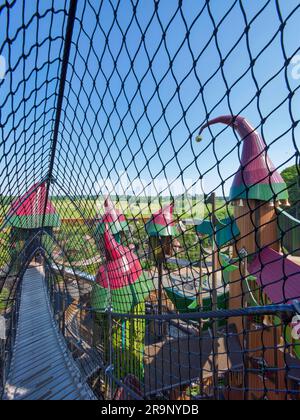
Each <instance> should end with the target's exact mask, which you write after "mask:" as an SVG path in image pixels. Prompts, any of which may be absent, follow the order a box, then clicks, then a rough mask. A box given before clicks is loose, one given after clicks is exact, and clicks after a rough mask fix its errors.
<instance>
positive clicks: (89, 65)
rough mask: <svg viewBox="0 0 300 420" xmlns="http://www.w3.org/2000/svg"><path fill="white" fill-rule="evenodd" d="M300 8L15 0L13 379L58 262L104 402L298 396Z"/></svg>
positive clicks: (56, 288) (4, 48) (8, 283)
mask: <svg viewBox="0 0 300 420" xmlns="http://www.w3.org/2000/svg"><path fill="white" fill-rule="evenodd" d="M299 18H300V5H299V2H298V1H296V0H289V1H288V2H284V1H280V0H263V1H261V0H260V1H258V0H255V1H251V2H248V1H243V0H226V1H223V2H218V1H216V0H199V1H196V0H194V1H188V0H173V1H169V0H101V1H95V0H84V1H80V2H77V1H76V0H68V1H62V0H48V1H43V2H26V3H25V1H24V0H23V1H22V0H10V1H8V0H7V1H5V2H3V1H2V4H1V5H0V27H1V28H2V29H1V33H0V131H1V137H0V173H1V175H0V179H1V196H0V198H1V203H0V204H1V205H0V218H1V228H0V240H1V245H0V268H1V273H0V276H1V277H0V291H1V294H0V311H1V312H0V313H1V317H2V318H1V322H2V321H3V320H4V321H3V322H2V324H1V325H3V323H4V324H5V325H6V334H2V336H1V337H0V338H1V340H0V341H1V387H2V386H3V387H4V386H5V383H6V379H7V374H8V372H9V367H10V360H11V357H12V355H13V352H14V337H15V334H16V331H17V329H18V319H20V317H21V316H22V313H21V312H20V310H19V309H20V308H19V301H20V296H21V294H22V279H23V275H24V272H25V271H26V269H28V267H30V266H36V265H43V266H44V271H45V276H46V281H47V285H48V291H49V298H50V301H51V303H52V308H53V313H54V316H55V319H56V321H57V324H58V326H59V328H60V330H61V332H62V333H63V334H64V337H65V339H66V342H67V344H68V347H69V349H70V351H71V353H72V355H73V357H74V359H75V360H76V362H77V364H78V366H79V367H80V370H81V374H82V377H83V379H84V381H86V382H87V383H88V384H89V385H90V387H91V388H92V390H93V391H94V393H95V395H96V396H97V397H98V398H100V399H124V398H125V399H145V398H149V399H150V398H152V399H252V400H253V399H298V398H299V383H300V362H299V358H300V349H299V345H300V334H299V325H300V324H299V322H300V321H299V317H297V308H298V306H297V301H298V300H299V298H300V286H299V284H300V269H299V266H300V240H299V237H300V236H299V235H300V222H299V220H300V206H299V199H300V183H299V174H300V170H299V142H298V140H297V138H298V135H299V133H298V131H299V128H298V123H299V111H298V109H299V105H300V103H299V79H300V72H299V62H300V59H299V54H300V51H299V50H300V46H299V40H298V37H297V28H298V21H299ZM217 124H218V125H217ZM1 325H0V326H1Z"/></svg>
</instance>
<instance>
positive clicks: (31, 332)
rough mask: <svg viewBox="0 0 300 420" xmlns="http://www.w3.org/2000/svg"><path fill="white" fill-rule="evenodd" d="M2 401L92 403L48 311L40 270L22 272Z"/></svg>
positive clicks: (37, 268) (36, 268) (47, 301)
mask: <svg viewBox="0 0 300 420" xmlns="http://www.w3.org/2000/svg"><path fill="white" fill-rule="evenodd" d="M3 399H5V400H93V399H95V397H94V394H93V393H92V391H91V390H90V388H89V387H88V386H87V385H86V384H85V383H84V381H83V380H82V378H81V376H80V372H79V370H78V367H77V365H76V363H75V361H74V360H73V358H72V356H71V355H70V353H69V352H68V349H67V346H66V343H65V340H64V338H63V336H62V335H61V334H60V332H59V330H58V328H57V326H56V323H55V321H54V318H53V316H52V311H51V308H50V304H49V300H48V294H47V290H46V285H45V277H44V272H43V269H42V268H41V267H33V268H30V269H28V270H27V271H26V273H25V275H24V278H23V281H22V291H21V302H20V310H19V320H18V325H17V334H16V341H15V345H14V350H13V358H12V363H11V367H10V371H9V375H8V378H7V382H6V386H5V392H4V398H3Z"/></svg>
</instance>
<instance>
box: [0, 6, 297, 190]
mask: <svg viewBox="0 0 300 420" xmlns="http://www.w3.org/2000/svg"><path fill="white" fill-rule="evenodd" d="M34 3H35V2H26V7H25V8H24V11H23V12H22V9H23V8H22V2H21V1H19V2H18V1H17V2H16V5H15V6H14V7H13V8H12V9H11V12H10V14H9V15H7V13H5V12H4V13H1V14H0V27H1V28H3V29H2V30H1V34H0V46H1V48H0V54H1V55H3V56H5V57H6V60H7V62H8V67H9V71H8V73H7V77H6V79H5V80H4V81H2V82H1V81H0V109H1V124H2V125H4V123H5V126H4V127H3V128H2V130H1V136H2V143H1V146H0V149H1V150H0V152H2V153H1V155H2V156H3V154H4V155H5V158H4V157H2V158H1V159H0V169H2V168H3V167H4V166H5V165H7V166H9V171H8V173H6V171H4V172H2V175H0V176H1V180H2V186H3V189H4V190H5V188H7V187H6V185H8V184H7V182H9V183H10V188H15V189H16V188H17V182H16V180H17V179H21V180H24V183H25V180H26V179H27V182H26V183H28V184H30V183H31V182H32V181H33V180H39V178H40V177H41V176H43V175H45V174H46V172H47V168H48V163H49V162H48V157H49V145H50V141H51V130H52V128H53V116H54V115H55V114H54V111H55V109H54V105H55V101H56V96H55V92H57V87H58V79H57V75H58V74H59V71H60V60H59V58H60V57H61V56H62V36H63V34H64V31H65V25H66V18H65V14H64V13H63V10H64V9H65V7H66V5H67V4H68V2H67V1H63V0H53V7H54V10H55V11H56V13H55V15H53V14H52V13H51V12H50V11H49V8H51V7H52V1H50V0H49V1H48V0H44V1H42V2H37V4H34ZM155 3H156V2H155V1H154V0H140V1H139V2H138V3H137V2H136V0H134V1H130V0H121V1H117V0H111V1H108V0H103V1H99V0H97V1H96V0H90V1H79V6H78V10H77V20H76V24H75V30H74V36H73V45H72V50H71V59H70V67H69V72H68V83H67V86H66V91H65V97H66V99H65V102H64V110H63V115H62V125H61V129H60V137H59V145H58V150H57V155H56V165H55V176H56V177H57V180H58V181H59V183H60V184H61V185H63V186H64V188H65V189H66V190H69V191H71V192H72V193H73V194H82V193H95V192H98V191H99V182H100V183H101V180H104V182H105V181H106V180H108V179H109V180H110V184H108V185H114V184H117V183H118V182H119V176H120V174H121V173H123V172H124V171H125V172H126V173H127V177H128V179H129V183H131V182H135V183H138V182H139V180H140V179H143V180H144V182H145V184H147V183H150V182H151V180H152V179H157V178H163V179H166V180H167V181H168V182H171V180H175V179H177V183H178V180H179V181H180V182H184V180H191V181H190V183H191V182H196V181H198V180H199V177H200V174H201V175H202V176H203V186H204V192H207V193H208V192H211V191H212V190H214V189H216V190H217V192H218V194H221V193H222V188H220V185H221V184H222V180H226V179H227V178H228V181H227V182H226V183H225V184H224V192H225V194H227V193H228V189H229V187H230V183H231V180H230V177H231V176H232V175H233V174H234V173H235V171H236V170H237V169H238V166H239V160H238V147H237V144H238V142H237V138H236V136H235V135H234V134H233V132H232V130H231V129H229V130H226V131H225V132H224V133H222V134H221V135H220V136H218V138H217V139H216V141H215V142H214V147H213V145H212V142H211V140H212V137H211V134H210V132H209V131H207V132H205V135H204V139H203V142H202V143H201V144H197V143H195V141H194V139H195V136H196V134H197V131H198V129H199V127H200V126H201V124H202V123H203V122H204V121H205V119H206V113H207V112H208V113H209V115H210V117H211V118H214V117H217V116H219V115H222V114H228V113H230V111H231V110H232V112H233V113H234V114H240V113H242V114H243V115H244V116H245V117H247V118H248V119H249V121H250V122H251V123H252V124H253V125H254V126H259V125H260V123H261V118H267V120H266V122H265V124H264V126H263V134H264V137H265V140H266V142H267V143H268V144H269V145H270V156H271V158H272V160H273V161H274V163H275V165H276V166H278V167H282V169H283V168H284V167H285V166H287V165H289V164H293V163H295V160H294V159H293V156H294V154H295V151H296V150H295V147H297V144H299V140H298V135H299V127H297V128H296V129H295V130H294V138H293V135H292V132H291V131H289V132H288V133H287V134H286V135H284V133H285V132H286V131H287V130H289V129H290V127H291V125H292V123H291V121H292V120H291V115H292V117H293V119H294V120H296V121H297V120H299V113H300V100H299V92H298V90H297V89H298V86H299V80H295V79H293V78H292V71H293V66H292V65H290V66H286V67H284V63H285V58H284V53H283V49H282V42H283V45H284V51H285V54H286V56H287V57H288V58H291V57H292V56H294V55H297V53H298V54H300V51H299V47H300V45H299V35H298V32H299V31H298V27H299V24H298V22H299V18H300V9H299V8H297V7H299V5H298V1H296V0H288V1H281V0H279V1H278V2H276V0H269V1H266V0H251V1H234V0H222V1H221V0H211V1H209V2H205V1H204V0H183V1H182V7H181V9H180V10H179V9H178V4H179V2H178V1H177V0H161V1H160V2H158V8H157V10H156V12H155ZM134 5H136V15H134V14H133V8H134ZM278 7H279V9H278ZM295 8H297V9H296V10H295ZM37 10H38V12H39V13H40V15H41V16H42V17H41V18H40V19H36V18H34V19H33V20H32V21H31V22H30V19H31V17H32V15H33V14H35V13H36V11H37ZM278 10H280V14H281V16H282V18H283V20H285V19H286V18H287V17H288V16H289V15H290V14H291V17H290V18H289V19H288V21H287V23H286V25H285V28H284V30H283V33H282V32H281V31H278V29H279V27H280V25H281V22H280V19H279V13H278ZM22 13H24V20H25V22H27V23H28V28H26V30H21V31H18V28H19V27H20V25H21V23H22ZM97 15H99V20H98V21H97ZM224 16H226V17H225V18H224ZM115 17H116V20H115ZM8 18H9V22H10V26H9V31H8V34H9V36H10V37H11V38H14V37H15V39H14V41H13V43H12V45H11V46H10V48H9V46H8V44H7V42H5V38H6V35H7V33H6V32H7V31H6V30H4V28H7V21H8ZM245 19H246V21H247V23H248V24H250V29H249V32H248V37H247V36H246V34H245V27H246V25H247V24H246V22H245ZM216 26H217V27H218V28H219V29H218V32H217V33H215V35H214V30H215V27H216ZM187 30H188V36H187ZM277 32H278V34H277V35H276V33H277ZM49 33H51V37H52V40H51V41H50V40H49ZM16 34H17V35H16ZM124 34H125V36H124V37H123V35H124ZM142 34H144V38H143V36H142ZM163 34H165V38H163ZM281 36H283V41H282V39H281ZM36 42H38V43H39V44H40V46H39V48H35V47H33V48H32V46H33V45H35V44H36ZM23 44H24V47H25V51H26V59H21V60H19V58H20V55H21V52H22V48H23ZM266 45H268V47H267V48H265V47H266ZM249 46H250V53H249ZM233 47H234V48H233ZM250 54H251V56H250ZM221 57H222V58H223V59H225V61H224V65H223V72H222V71H221V69H220V62H221ZM256 57H258V58H257V60H256V61H255V64H254V66H253V72H251V71H250V70H249V64H250V61H251V59H253V58H256ZM49 60H50V61H51V64H48V61H49ZM170 61H171V67H170ZM150 64H151V65H150ZM194 64H195V65H194ZM35 67H37V68H38V71H36V70H35ZM11 68H13V70H11ZM24 75H25V78H26V79H28V80H26V83H23V80H24ZM45 80H48V83H47V84H46V83H45ZM108 80H109V82H108V83H107V81H108ZM237 81H238V82H237ZM268 81H269V83H268ZM236 82H237V83H236ZM287 82H288V83H287ZM122 83H123V84H122ZM139 83H140V84H139ZM256 83H257V85H258V87H259V89H261V95H260V97H259V100H258V99H257V97H256V93H257V89H258V88H257V85H256ZM200 84H201V85H202V86H204V88H203V95H201V90H200ZM158 86H159V87H158ZM178 86H180V88H178ZM226 86H229V87H230V88H231V90H230V94H229V95H226V91H227V87H226ZM36 87H37V88H38V90H36ZM11 88H13V90H16V92H15V94H14V95H10V91H11ZM290 91H295V94H294V96H293V98H291V99H289V100H287V101H285V102H284V103H283V104H282V105H281V106H279V105H280V104H281V102H283V101H284V100H285V99H286V98H287V97H288V95H289V93H290ZM32 93H33V94H32ZM31 94H32V95H31ZM6 95H9V98H8V100H7V101H5V100H4V98H6ZM24 95H25V96H26V97H28V98H29V99H28V100H27V101H26V103H25V104H24V101H23V97H24ZM30 95H31V96H30ZM45 98H47V100H46V101H45ZM128 102H129V103H131V107H130V109H129V106H128ZM145 105H146V109H145ZM277 107H278V109H277V110H276V111H275V112H272V111H274V110H275V109H276V108H277ZM12 110H13V111H14V112H12ZM10 114H11V115H10ZM25 114H26V115H27V116H26V119H25V120H24V118H23V116H24V115H25ZM8 116H10V117H9V118H8V120H7V117H8ZM183 117H184V118H183ZM19 123H20V126H18V124H19ZM13 127H17V129H16V130H13V131H12V132H11V129H12V128H13ZM223 128H224V127H221V126H220V127H215V128H213V133H214V134H218V133H219V132H220V131H221V130H223ZM24 130H25V132H26V134H25V135H24ZM260 130H261V128H260ZM277 139H278V140H277ZM295 143H296V146H295ZM230 151H231V152H230ZM229 152H230V153H229ZM228 153H229V155H228V156H227V154H228ZM6 155H7V156H6ZM16 155H17V156H20V157H19V158H16V157H15V156H16ZM175 156H176V157H175ZM216 156H217V159H218V161H221V160H222V162H221V163H220V164H219V165H217V160H216ZM225 156H226V157H225ZM217 169H218V170H217ZM22 185H23V184H22ZM177 185H178V184H177ZM24 188H25V184H24ZM53 192H54V193H59V192H61V191H60V187H59V186H56V187H55V191H53Z"/></svg>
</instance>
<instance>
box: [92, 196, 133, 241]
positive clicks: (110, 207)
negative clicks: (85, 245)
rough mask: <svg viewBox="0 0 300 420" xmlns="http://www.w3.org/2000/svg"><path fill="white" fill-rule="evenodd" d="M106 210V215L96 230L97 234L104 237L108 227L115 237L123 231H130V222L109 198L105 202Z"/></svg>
mask: <svg viewBox="0 0 300 420" xmlns="http://www.w3.org/2000/svg"><path fill="white" fill-rule="evenodd" d="M104 210H105V213H104V215H103V216H102V218H101V219H100V221H99V223H98V226H97V228H96V233H97V234H100V235H103V234H104V232H105V229H106V226H108V227H109V230H110V231H111V232H112V234H113V235H116V234H118V233H120V232H122V231H127V230H129V226H128V222H127V220H126V218H125V216H124V214H122V213H121V212H120V211H119V210H117V209H116V208H115V206H114V204H113V202H112V201H111V199H110V198H109V197H107V198H106V199H105V201H104Z"/></svg>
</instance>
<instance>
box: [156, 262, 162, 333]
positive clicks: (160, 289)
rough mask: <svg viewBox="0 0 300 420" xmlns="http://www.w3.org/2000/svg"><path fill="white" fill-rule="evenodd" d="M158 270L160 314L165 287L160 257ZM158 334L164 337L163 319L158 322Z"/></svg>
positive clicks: (159, 313) (160, 312)
mask: <svg viewBox="0 0 300 420" xmlns="http://www.w3.org/2000/svg"><path fill="white" fill-rule="evenodd" d="M157 270H158V315H162V313H163V305H162V287H163V263H162V260H161V258H159V261H158V264H157ZM158 334H159V337H162V335H163V334H162V321H159V323H158Z"/></svg>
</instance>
